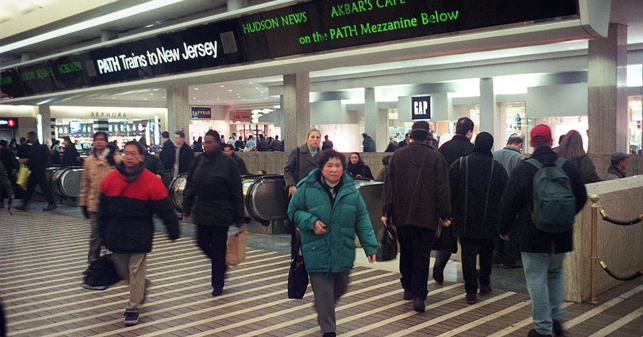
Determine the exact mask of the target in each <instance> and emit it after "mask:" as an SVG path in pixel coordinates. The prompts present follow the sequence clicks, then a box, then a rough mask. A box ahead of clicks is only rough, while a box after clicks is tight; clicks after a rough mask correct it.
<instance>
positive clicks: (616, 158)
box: [610, 152, 630, 161]
mask: <svg viewBox="0 0 643 337" xmlns="http://www.w3.org/2000/svg"><path fill="white" fill-rule="evenodd" d="M629 157H630V156H629V155H627V154H625V153H623V152H614V153H612V156H611V157H610V160H611V161H619V160H621V159H625V158H629Z"/></svg>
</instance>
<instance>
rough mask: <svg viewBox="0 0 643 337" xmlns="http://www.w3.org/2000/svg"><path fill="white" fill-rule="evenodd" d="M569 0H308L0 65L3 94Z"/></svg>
mask: <svg viewBox="0 0 643 337" xmlns="http://www.w3.org/2000/svg"><path fill="white" fill-rule="evenodd" d="M578 12H579V11H578V5H577V1H576V0H540V1H536V0H534V1H516V0H460V1H450V0H432V1H428V0H359V1H346V0H315V1H309V2H305V3H301V4H296V5H293V6H289V7H285V8H280V9H275V10H271V11H266V12H262V13H257V14H251V15H247V16H243V17H239V18H234V19H229V20H224V21H219V22H213V23H210V24H207V25H202V26H197V27H193V28H189V29H186V30H183V31H177V32H172V33H166V34H161V35H158V36H155V37H151V38H147V39H143V40H139V41H134V42H128V43H122V44H118V45H115V46H112V47H105V48H99V49H96V50H92V51H88V52H84V53H81V54H75V55H68V56H64V57H61V58H57V59H52V60H48V61H46V62H41V63H37V64H33V65H28V66H23V67H17V68H13V69H6V70H2V71H0V90H1V92H0V94H1V95H2V99H10V98H18V97H24V96H31V95H37V94H43V93H49V92H56V91H64V90H70V89H78V88H83V87H91V86H98V85H105V84H111V83H119V82H127V81H136V80H141V79H147V78H153V77H157V76H163V75H171V74H178V73H186V72H191V71H198V70H204V69H210V68H216V67H221V66H228V65H235V64H243V63H248V62H255V61H261V60H270V59H275V58H282V57H290V56H295V55H305V54H311V53H320V52H327V51H332V50H337V49H344V48H352V47H360V46H366V45H373V44H379V43H392V42H394V41H399V40H405V39H411V38H421V37H429V36H433V37H439V36H441V35H444V34H453V33H457V32H463V31H469V30H475V29H482V28H486V29H500V28H502V27H503V26H506V25H516V24H518V25H526V24H533V23H539V22H546V21H549V20H563V19H577V18H578V15H579V13H578Z"/></svg>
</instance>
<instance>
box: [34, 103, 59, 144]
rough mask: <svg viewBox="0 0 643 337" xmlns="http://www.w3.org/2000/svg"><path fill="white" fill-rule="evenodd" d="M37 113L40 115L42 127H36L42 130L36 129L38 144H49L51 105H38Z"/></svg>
mask: <svg viewBox="0 0 643 337" xmlns="http://www.w3.org/2000/svg"><path fill="white" fill-rule="evenodd" d="M38 114H39V115H40V116H41V117H42V125H41V126H42V129H40V128H38V130H39V131H40V130H42V134H40V133H39V132H38V131H36V132H37V133H38V140H39V141H40V144H47V145H51V138H52V137H53V136H52V135H51V131H52V128H51V106H49V104H42V105H39V106H38ZM54 136H55V134H54Z"/></svg>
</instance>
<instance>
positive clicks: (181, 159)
mask: <svg viewBox="0 0 643 337" xmlns="http://www.w3.org/2000/svg"><path fill="white" fill-rule="evenodd" d="M174 145H175V148H174V151H175V155H174V166H173V169H172V172H173V173H174V174H173V177H175V178H176V176H178V175H179V174H181V173H185V172H187V171H188V167H190V163H191V162H192V160H194V152H193V151H192V148H190V146H189V145H188V144H187V143H186V142H185V133H184V132H183V131H177V132H175V133H174Z"/></svg>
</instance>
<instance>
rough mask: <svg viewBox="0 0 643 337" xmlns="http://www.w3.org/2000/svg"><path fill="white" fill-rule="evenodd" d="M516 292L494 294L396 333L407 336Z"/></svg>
mask: <svg viewBox="0 0 643 337" xmlns="http://www.w3.org/2000/svg"><path fill="white" fill-rule="evenodd" d="M515 294H516V293H514V292H506V293H504V294H500V295H497V296H494V297H492V298H489V299H486V300H484V301H480V302H478V303H476V304H473V305H469V306H467V307H464V308H462V309H460V310H456V311H452V312H450V313H448V314H447V315H444V316H440V317H437V318H434V319H432V320H429V321H426V322H424V323H422V324H418V325H414V326H412V327H410V328H406V329H404V330H402V331H399V332H397V333H396V335H397V336H406V335H410V334H413V333H416V332H417V331H419V330H422V329H424V328H428V327H429V326H431V325H433V324H436V323H439V322H442V321H445V320H447V319H450V318H453V317H456V316H458V315H461V314H464V313H466V312H469V311H473V310H475V309H478V308H479V307H483V306H485V305H487V304H490V303H493V302H497V301H500V300H502V299H505V298H507V297H509V296H513V295H515Z"/></svg>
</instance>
